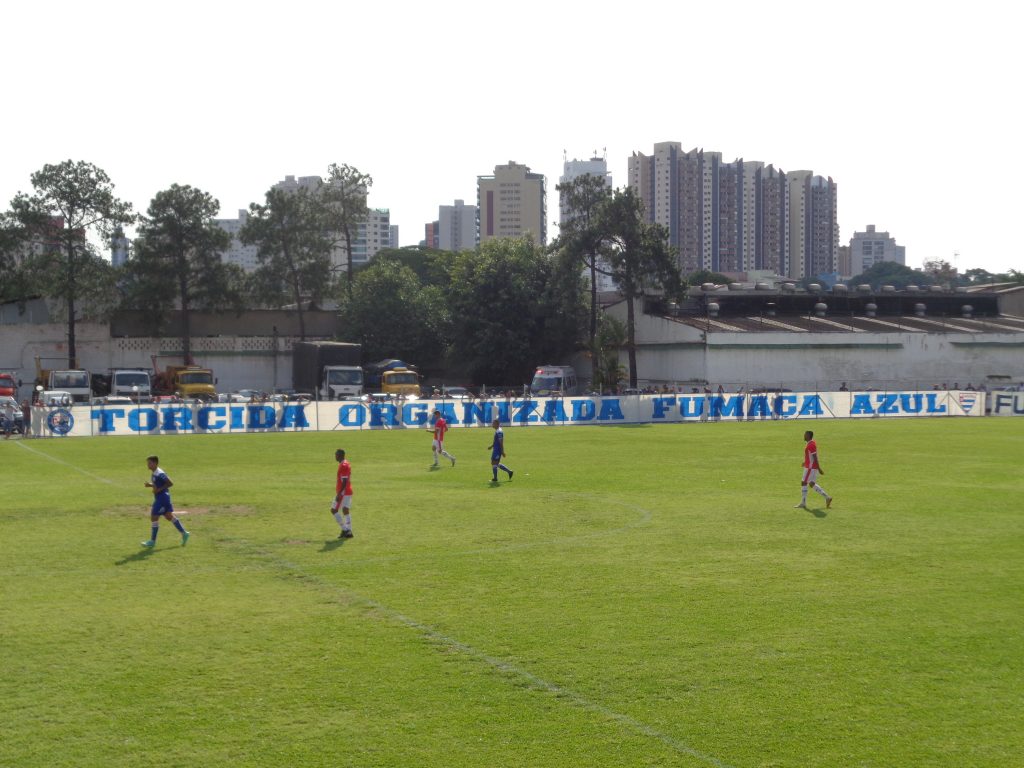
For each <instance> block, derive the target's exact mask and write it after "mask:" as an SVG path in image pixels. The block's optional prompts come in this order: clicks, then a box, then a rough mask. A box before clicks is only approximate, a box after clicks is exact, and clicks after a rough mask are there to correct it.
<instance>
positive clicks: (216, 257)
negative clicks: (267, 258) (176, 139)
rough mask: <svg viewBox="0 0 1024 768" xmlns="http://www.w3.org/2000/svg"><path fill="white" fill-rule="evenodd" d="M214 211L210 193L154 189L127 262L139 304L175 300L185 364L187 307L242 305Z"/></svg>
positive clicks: (156, 307)
mask: <svg viewBox="0 0 1024 768" xmlns="http://www.w3.org/2000/svg"><path fill="white" fill-rule="evenodd" d="M219 211H220V203H219V202H218V201H217V200H216V199H215V198H214V197H213V196H211V195H210V194H209V193H207V192H203V191H202V190H199V189H196V188H194V187H191V186H187V185H186V186H179V185H178V184H174V185H172V186H171V187H170V188H168V189H166V190H163V191H162V192H157V194H156V196H155V197H154V198H153V200H152V201H151V202H150V204H149V210H148V211H147V212H146V216H145V217H144V218H143V220H142V224H141V226H140V227H139V233H138V234H139V237H138V239H137V240H136V241H135V247H134V257H133V258H132V259H130V260H129V261H128V264H127V271H128V273H129V274H130V275H132V277H134V281H132V283H133V284H134V286H135V287H136V291H137V293H136V297H138V298H140V299H141V301H139V302H138V304H139V305H140V306H139V308H140V309H148V310H150V311H153V312H155V313H160V314H162V313H165V312H166V311H167V310H169V309H171V308H172V307H173V306H174V302H175V300H177V302H178V305H179V306H180V308H181V318H182V338H181V343H182V349H183V350H184V354H185V361H186V363H191V362H192V334H191V323H190V314H191V312H192V310H193V309H194V308H195V309H205V310H219V309H228V308H234V309H239V308H240V307H241V304H242V291H241V282H242V276H241V270H240V269H239V268H238V267H237V266H235V265H228V264H225V263H224V262H223V261H222V260H221V254H222V253H223V252H224V251H225V250H226V249H227V248H228V246H229V245H230V244H231V235H229V234H228V233H227V232H225V231H224V230H223V229H221V228H220V227H219V226H217V224H216V223H215V222H214V218H215V217H216V216H217V213H218V212H219Z"/></svg>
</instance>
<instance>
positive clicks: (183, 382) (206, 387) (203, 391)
mask: <svg viewBox="0 0 1024 768" xmlns="http://www.w3.org/2000/svg"><path fill="white" fill-rule="evenodd" d="M152 360H153V382H152V388H153V394H154V395H163V396H167V395H173V396H175V397H181V398H189V399H195V400H213V399H214V398H215V397H217V389H216V387H215V386H214V385H215V384H216V383H217V380H216V379H214V378H213V371H212V370H210V369H209V368H202V367H201V366H198V365H168V366H167V367H166V368H165V369H164V370H162V371H161V370H160V367H159V366H158V365H157V362H156V361H157V355H153V357H152Z"/></svg>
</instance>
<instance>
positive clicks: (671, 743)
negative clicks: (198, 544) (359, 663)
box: [219, 535, 735, 768]
mask: <svg viewBox="0 0 1024 768" xmlns="http://www.w3.org/2000/svg"><path fill="white" fill-rule="evenodd" d="M219 540H220V541H221V542H223V543H224V544H226V545H227V547H228V548H229V549H231V550H233V551H234V552H235V553H238V554H246V555H256V556H257V557H260V558H261V559H263V560H264V561H266V562H268V563H269V564H271V565H273V566H275V567H277V568H278V569H280V570H281V571H283V572H284V573H285V574H286V575H288V576H291V577H294V578H296V579H299V580H301V583H302V584H304V585H306V586H308V587H312V588H315V589H317V590H318V591H325V592H329V593H331V594H332V595H334V596H335V597H339V596H340V597H341V601H342V602H343V603H344V604H346V605H349V606H351V607H354V608H361V609H363V610H364V611H368V612H372V613H374V614H376V615H378V616H379V617H380V618H382V619H384V620H385V621H387V622H389V623H391V624H394V625H398V626H401V627H404V628H406V629H410V630H412V631H413V632H415V633H417V634H418V635H420V636H421V637H422V638H424V639H425V640H427V641H429V642H430V643H431V644H432V645H434V646H435V647H439V648H442V649H444V650H447V651H454V652H456V653H458V654H460V655H462V656H464V657H467V658H469V659H472V660H474V661H477V662H481V663H483V664H485V665H487V666H489V667H491V669H493V670H495V671H497V672H499V673H501V674H502V675H503V676H505V677H511V678H515V679H518V680H521V681H523V682H525V683H527V684H528V685H529V687H530V688H533V689H534V690H537V691H541V692H543V693H548V694H550V695H552V696H554V697H555V698H556V699H561V700H563V701H567V702H569V703H571V704H573V705H574V706H576V707H579V708H580V709H583V710H585V711H587V712H591V713H593V714H596V715H600V716H602V717H604V718H607V719H608V720H612V721H614V722H616V723H619V724H620V725H622V726H623V727H625V728H628V729H629V730H631V731H633V732H634V733H637V734H640V735H641V736H646V737H647V738H650V739H654V740H656V741H659V742H661V743H662V744H664V745H665V746H667V747H670V748H671V749H673V750H675V751H676V752H678V753H680V754H684V755H687V756H689V757H692V758H694V759H695V760H699V761H700V762H702V763H705V764H707V765H712V766H715V768H735V767H734V766H732V765H730V764H728V763H725V762H723V761H721V760H719V759H718V758H716V757H713V756H711V755H707V754H705V753H703V752H701V751H700V750H698V749H695V748H694V747H691V746H690V745H689V744H686V743H685V742H683V741H680V740H679V739H677V738H675V737H673V736H669V735H668V734H666V733H662V732H661V731H659V730H658V729H656V728H654V727H653V726H650V725H647V724H646V723H643V722H641V721H639V720H637V719H636V718H633V717H630V716H629V715H625V714H623V713H621V712H616V711H615V710H613V709H611V708H609V707H606V706H605V705H603V704H599V703H598V702H596V701H593V700H591V699H588V698H587V697H586V696H584V695H583V694H581V693H578V692H576V691H574V690H572V689H570V688H566V687H565V686H562V685H558V684H556V683H552V682H550V681H548V680H545V679H543V678H541V677H538V676H537V675H535V674H533V673H532V672H530V671H528V670H526V669H524V668H523V667H520V666H518V665H516V664H513V663H511V662H509V661H505V660H504V659H499V658H497V657H495V656H491V655H490V654H488V653H485V652H484V651H481V650H480V649H478V648H475V647H473V646H471V645H468V644H467V643H464V642H462V641H460V640H457V639H455V638H454V637H451V636H449V635H446V634H445V633H443V632H441V631H440V630H439V629H437V628H436V627H433V626H431V625H429V624H426V623H424V622H422V621H419V620H418V619H414V618H413V617H411V616H407V615H406V614H404V613H402V612H401V611H397V610H395V609H393V608H389V607H388V606H386V605H384V604H383V603H380V602H378V601H376V600H373V599H372V598H369V597H365V596H363V595H360V594H357V593H355V592H352V591H351V590H346V589H342V588H339V587H338V586H337V585H336V584H332V583H330V582H328V581H326V580H324V579H323V578H321V577H319V576H315V575H313V574H311V573H309V572H308V571H306V570H304V569H303V568H302V567H301V566H299V565H297V564H296V563H293V562H291V561H289V560H286V559H284V558H282V557H279V556H277V555H276V554H274V553H273V552H270V551H268V550H266V549H263V548H259V547H256V546H253V545H252V544H250V543H249V542H246V541H244V540H241V539H235V538H231V537H228V536H223V535H222V536H221V537H219Z"/></svg>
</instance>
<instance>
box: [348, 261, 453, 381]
mask: <svg viewBox="0 0 1024 768" xmlns="http://www.w3.org/2000/svg"><path fill="white" fill-rule="evenodd" d="M340 314H341V324H342V327H344V328H345V329H346V335H347V337H348V338H349V339H350V340H352V341H359V342H360V343H361V344H362V345H363V356H364V357H365V359H367V360H378V359H382V358H386V357H397V358H401V359H402V360H408V361H410V362H412V363H415V364H416V365H418V366H419V367H420V369H421V370H424V371H425V372H428V373H433V372H439V371H441V370H443V367H444V366H443V363H444V353H445V332H446V330H447V325H448V313H447V309H446V305H445V302H444V299H443V296H442V295H441V290H440V289H439V288H437V287H434V286H426V287H425V286H423V284H422V283H421V282H420V280H419V278H418V277H417V276H416V273H415V272H414V271H413V270H412V269H410V268H409V267H407V266H405V265H403V264H400V263H399V262H398V261H396V260H393V259H388V258H384V259H376V258H375V259H374V260H373V262H372V263H371V264H370V265H369V266H367V267H366V268H365V269H362V270H360V271H359V272H358V273H357V274H356V278H355V280H354V281H353V286H352V293H351V295H349V296H345V297H343V298H342V302H341V312H340Z"/></svg>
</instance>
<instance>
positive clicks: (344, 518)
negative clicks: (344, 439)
mask: <svg viewBox="0 0 1024 768" xmlns="http://www.w3.org/2000/svg"><path fill="white" fill-rule="evenodd" d="M334 460H335V461H337V462H338V480H337V482H336V483H335V485H334V501H333V502H331V514H332V515H334V519H335V520H337V521H338V525H339V526H341V533H340V534H338V538H339V539H351V538H353V537H354V534H353V533H352V514H351V512H350V511H349V510H351V509H352V466H351V465H350V464H349V463H348V461H347V460H346V459H345V452H344V451H343V450H341V449H340V448H339V449H338V450H336V451H335V452H334Z"/></svg>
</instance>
